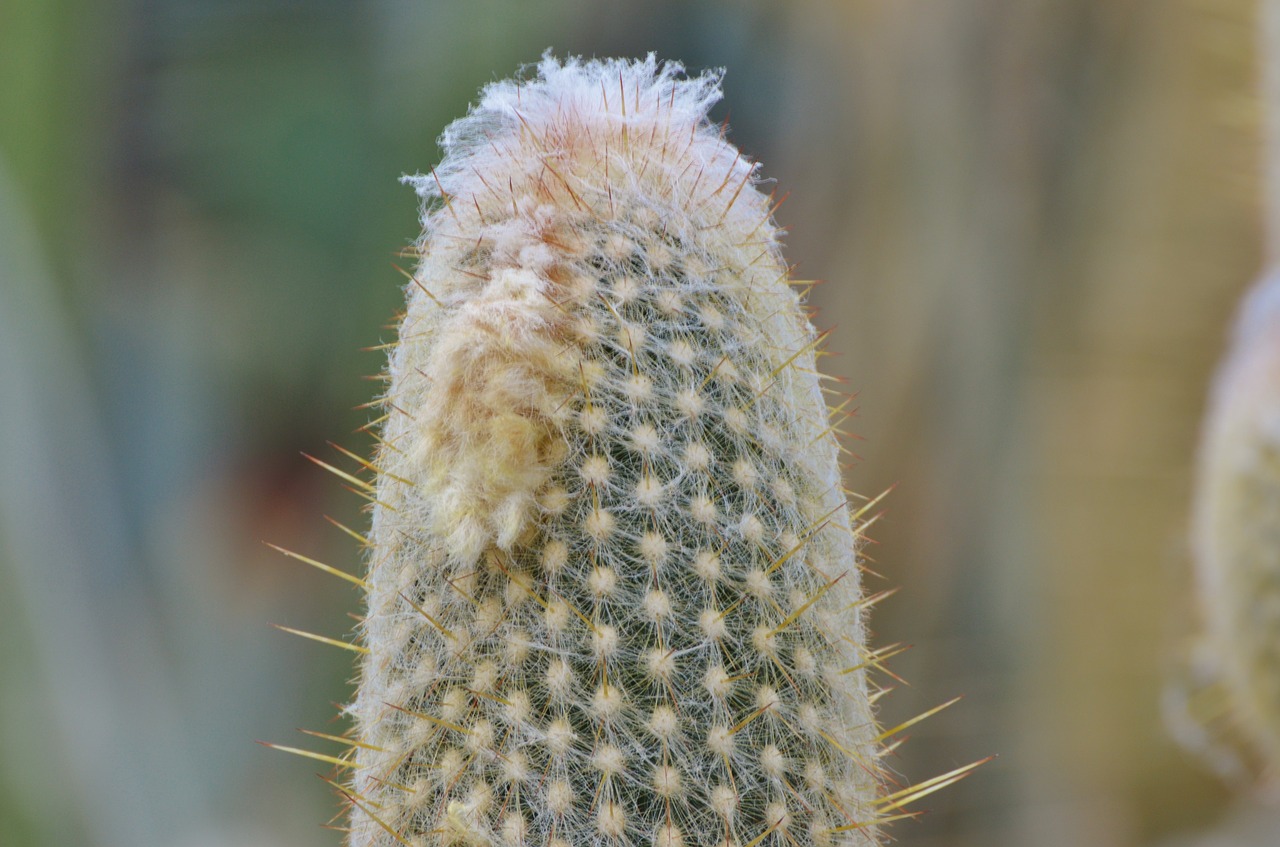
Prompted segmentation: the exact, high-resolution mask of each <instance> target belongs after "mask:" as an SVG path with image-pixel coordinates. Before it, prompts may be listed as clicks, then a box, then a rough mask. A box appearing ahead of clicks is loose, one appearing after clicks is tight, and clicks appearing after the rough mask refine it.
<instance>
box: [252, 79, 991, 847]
mask: <svg viewBox="0 0 1280 847" xmlns="http://www.w3.org/2000/svg"><path fill="white" fill-rule="evenodd" d="M719 84H720V79H719V76H718V75H716V74H707V75H704V76H700V77H696V78H686V77H684V76H683V69H682V68H681V67H680V66H679V65H677V64H674V63H670V64H665V65H658V64H657V63H656V62H655V61H654V59H653V57H649V58H648V59H647V60H644V61H636V62H632V61H590V62H582V61H578V60H569V61H566V62H563V63H561V62H558V61H556V60H554V59H551V58H546V59H544V60H543V61H542V63H541V64H540V65H539V67H538V71H537V76H536V78H533V79H530V80H528V81H524V82H500V83H496V84H493V85H490V86H488V87H487V88H486V89H485V90H484V92H483V96H482V98H481V101H480V103H479V105H478V106H476V107H474V108H473V109H472V111H471V113H470V114H469V115H468V116H467V117H466V118H464V119H462V120H460V121H458V122H456V123H454V124H453V125H452V126H450V127H449V128H448V129H447V130H446V131H445V134H444V137H443V145H444V148H445V154H446V155H445V158H444V161H443V162H442V163H441V165H440V166H439V168H437V169H436V170H434V171H432V172H430V173H429V174H427V175H425V176H419V177H415V178H412V179H411V180H410V181H411V182H412V183H413V184H414V185H415V186H416V187H417V189H418V191H419V193H420V194H421V195H422V197H423V198H424V211H423V219H422V223H423V234H422V237H421V239H420V241H419V242H418V243H417V245H416V249H415V251H414V252H415V253H416V254H417V255H418V256H419V257H420V261H419V264H418V267H417V269H416V271H415V272H414V273H413V274H412V280H411V283H410V284H409V285H408V286H407V291H408V306H407V310H406V312H405V314H404V317H403V320H402V323H401V325H400V328H399V338H398V339H397V341H396V342H394V343H393V344H392V345H390V349H391V353H390V362H389V365H388V373H387V377H388V382H389V387H388V390H387V393H386V395H385V397H384V398H383V401H382V402H383V405H384V407H385V410H386V415H385V416H384V418H383V419H382V430H381V433H380V436H379V445H380V446H379V448H378V450H377V455H376V457H375V458H374V460H373V461H370V462H363V464H364V465H365V466H366V467H367V468H369V469H371V470H373V471H374V472H375V473H376V475H377V480H376V484H373V485H370V484H368V483H364V482H363V480H359V479H358V478H356V477H353V476H351V475H349V474H345V473H344V472H342V471H336V469H332V470H335V471H336V472H337V473H339V474H340V475H342V476H344V477H346V478H347V479H348V480H349V481H354V482H355V483H356V484H358V485H360V486H362V487H364V488H365V489H366V490H367V492H368V495H369V497H370V499H371V500H373V528H372V531H371V533H370V535H369V537H368V539H367V542H368V545H367V546H368V550H369V556H368V558H369V562H368V573H367V576H365V577H364V578H359V577H354V576H350V575H346V574H341V573H340V572H339V575H343V576H345V578H347V579H349V580H350V581H352V582H356V583H358V584H359V585H361V586H362V587H363V588H364V589H365V590H366V593H367V605H368V608H367V614H366V615H365V616H364V618H363V620H362V623H361V625H360V628H359V635H360V637H361V640H362V641H363V644H361V645H351V644H346V643H345V642H337V641H334V640H333V639H328V638H323V637H318V636H311V637H317V638H320V640H322V641H327V642H329V643H336V644H339V645H341V646H346V647H349V648H350V649H354V650H356V651H358V652H360V653H362V654H363V660H362V661H363V664H362V667H361V674H360V676H361V678H360V684H359V690H358V693H357V695H356V697H355V700H354V702H353V703H352V704H351V705H350V706H349V707H348V708H347V711H348V713H349V715H350V717H351V718H352V719H353V720H354V723H355V733H354V735H353V736H349V737H345V738H343V737H339V736H332V735H321V737H324V738H329V739H331V740H336V741H349V742H350V743H351V744H352V745H353V746H352V747H351V748H350V749H351V750H352V751H353V752H352V753H349V754H347V755H344V756H342V757H329V756H324V755H321V754H316V753H308V752H305V751H297V750H293V752H301V753H302V754H303V755H308V756H312V757H313V758H319V759H322V760H324V761H327V762H331V763H333V764H335V765H338V766H339V767H341V768H343V769H345V770H346V773H347V775H348V776H347V781H346V782H345V783H344V784H342V785H337V784H336V783H335V785H337V787H338V789H339V791H340V792H341V793H342V795H343V796H344V797H345V799H346V801H347V802H348V804H349V806H350V829H349V840H348V844H349V845H350V847H372V845H379V847H390V845H394V844H400V845H410V846H411V847H425V845H476V846H477V847H478V845H486V846H487V845H491V844H510V845H523V844H528V845H537V847H584V845H593V844H595V845H611V844H646V845H647V844H653V845H656V847H686V845H687V847H712V845H729V847H734V846H735V845H736V847H756V845H760V844H767V845H777V847H783V846H784V845H790V847H807V846H808V845H814V847H828V845H841V844H862V845H866V844H877V843H879V838H880V830H881V824H883V823H884V822H885V821H887V820H889V819H892V818H893V817H900V816H902V815H901V814H900V809H901V808H902V806H904V805H905V804H906V803H908V802H910V801H912V800H914V799H916V798H918V797H920V796H923V795H924V794H927V793H930V792H931V791H933V790H936V789H937V788H939V787H941V786H943V785H946V784H948V783H950V782H952V781H954V780H955V779H958V778H960V777H961V776H963V775H964V774H965V773H967V772H968V771H969V769H970V768H961V769H958V770H957V771H954V772H952V773H951V774H945V775H943V776H940V777H935V778H934V779H931V780H928V781H926V782H924V783H921V784H919V785H917V786H913V787H910V788H905V789H900V790H898V791H895V792H893V793H887V794H886V793H884V792H883V791H882V789H881V784H882V771H881V769H880V767H879V765H878V758H879V756H880V755H881V754H882V753H883V752H884V748H883V747H882V742H883V741H884V739H885V738H887V737H888V736H889V735H890V734H891V733H892V731H891V732H890V733H884V732H881V731H880V730H879V728H878V727H877V725H876V721H875V718H874V716H873V714H872V707H871V702H872V699H873V696H874V695H870V694H869V691H868V681H867V675H866V674H867V670H868V669H869V668H872V667H875V666H878V664H879V662H880V661H881V660H882V659H883V658H884V654H883V653H876V652H873V651H870V650H869V649H868V648H867V647H866V644H865V628H864V623H863V614H864V611H865V608H866V606H867V605H868V604H869V603H870V602H872V601H873V600H874V598H865V597H863V595H862V591H861V580H860V571H859V563H858V536H859V532H860V529H861V528H862V526H861V524H860V523H859V516H860V513H855V514H853V515H851V514H850V509H849V503H848V500H847V499H846V495H845V492H844V490H843V488H842V487H841V479H840V471H839V466H838V464H837V455H838V450H839V445H838V444H837V441H836V435H835V431H836V430H835V424H833V423H832V422H831V419H830V416H831V414H832V410H829V409H828V407H827V405H826V403H825V401H824V397H823V388H822V386H821V383H820V377H819V374H818V372H817V371H816V369H815V363H814V362H815V350H816V347H817V346H818V343H819V342H820V340H821V338H820V336H818V335H817V334H815V332H814V329H813V327H812V326H811V325H810V324H809V321H808V319H807V318H806V316H805V313H804V311H803V310H802V308H801V301H800V298H799V296H798V295H797V293H796V292H795V291H793V290H792V288H791V287H790V286H791V281H790V280H789V279H788V268H787V266H786V265H785V264H784V263H783V260H782V256H781V253H780V251H779V244H778V230H777V227H776V226H775V225H774V223H773V221H772V219H771V209H770V208H769V200H768V198H767V197H765V196H764V195H763V194H762V193H761V192H760V191H759V190H758V188H757V182H758V178H757V175H756V167H755V165H754V164H752V163H750V162H749V161H747V160H746V159H744V158H743V156H742V155H741V154H740V153H739V152H738V151H737V150H736V149H735V148H734V147H733V146H732V145H730V144H729V143H728V142H726V141H725V140H724V138H723V134H722V132H721V131H720V130H719V129H717V128H716V127H715V126H713V125H712V124H711V123H710V122H709V121H708V118H707V110H708V108H709V107H710V106H711V105H712V104H713V103H714V102H715V101H716V100H717V99H718V97H719V95H720V88H719ZM835 411H837V412H838V409H837V410H835ZM348 455H351V454H348ZM866 508H868V507H867V506H864V507H863V510H865V509H866ZM294 555H296V554H294ZM298 558H302V559H303V560H304V561H307V562H309V563H311V564H313V565H317V566H319V567H321V568H322V569H325V570H328V571H331V572H332V571H334V569H332V568H330V567H329V566H327V565H324V564H322V563H318V562H315V561H314V560H310V559H306V558H305V557H300V556H299V557H298ZM301 634H304V635H305V634H306V633H301ZM910 723H914V721H910V722H908V724H910ZM904 726H905V725H904ZM901 728H902V727H899V728H898V729H901ZM273 746H274V745H273ZM286 749H292V748H286Z"/></svg>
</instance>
